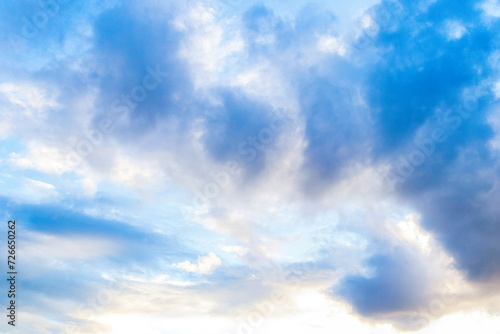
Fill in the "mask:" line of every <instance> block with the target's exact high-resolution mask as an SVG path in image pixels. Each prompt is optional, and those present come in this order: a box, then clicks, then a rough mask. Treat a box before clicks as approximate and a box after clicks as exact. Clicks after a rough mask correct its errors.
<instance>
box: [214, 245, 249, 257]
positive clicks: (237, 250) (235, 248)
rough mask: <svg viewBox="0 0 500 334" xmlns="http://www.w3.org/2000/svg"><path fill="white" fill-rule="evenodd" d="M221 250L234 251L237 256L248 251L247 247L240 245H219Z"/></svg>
mask: <svg viewBox="0 0 500 334" xmlns="http://www.w3.org/2000/svg"><path fill="white" fill-rule="evenodd" d="M219 248H220V249H221V250H223V251H224V252H228V253H234V254H236V255H238V256H244V255H246V254H247V253H248V249H246V248H245V247H241V246H219Z"/></svg>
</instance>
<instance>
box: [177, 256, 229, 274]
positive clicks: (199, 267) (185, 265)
mask: <svg viewBox="0 0 500 334" xmlns="http://www.w3.org/2000/svg"><path fill="white" fill-rule="evenodd" d="M221 264H222V261H221V259H220V258H219V257H218V256H217V255H215V254H214V253H212V252H210V253H209V254H208V255H207V256H199V257H198V262H197V263H191V262H189V261H187V260H186V261H184V262H179V263H177V264H173V266H174V267H176V268H179V269H182V270H184V271H186V272H188V273H200V274H203V275H207V274H211V273H212V272H213V271H214V270H215V269H217V268H218V267H220V266H221Z"/></svg>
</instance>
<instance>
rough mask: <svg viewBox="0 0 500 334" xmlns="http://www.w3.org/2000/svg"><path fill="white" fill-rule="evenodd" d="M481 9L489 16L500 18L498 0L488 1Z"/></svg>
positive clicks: (499, 3)
mask: <svg viewBox="0 0 500 334" xmlns="http://www.w3.org/2000/svg"><path fill="white" fill-rule="evenodd" d="M481 8H482V9H483V11H484V12H485V13H486V15H488V16H491V17H494V18H498V17H500V2H499V1H498V0H486V1H484V2H483V3H482V4H481Z"/></svg>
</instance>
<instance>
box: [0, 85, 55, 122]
mask: <svg viewBox="0 0 500 334" xmlns="http://www.w3.org/2000/svg"><path fill="white" fill-rule="evenodd" d="M0 93H2V94H3V95H4V96H5V97H6V98H7V99H8V100H9V102H10V103H12V104H13V105H17V106H20V107H22V109H23V113H24V114H26V115H34V114H37V113H40V112H43V111H45V109H46V108H49V107H55V106H57V103H56V102H55V100H54V97H53V96H50V95H49V94H48V92H47V91H46V90H44V89H41V88H39V87H37V86H35V85H33V84H13V83H4V84H1V85H0Z"/></svg>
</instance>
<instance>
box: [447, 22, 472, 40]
mask: <svg viewBox="0 0 500 334" xmlns="http://www.w3.org/2000/svg"><path fill="white" fill-rule="evenodd" d="M445 30H446V35H447V37H448V39H449V40H458V39H460V38H462V37H463V36H464V35H465V34H466V33H467V28H466V27H465V26H464V25H463V24H462V23H460V22H458V21H446V24H445Z"/></svg>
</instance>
